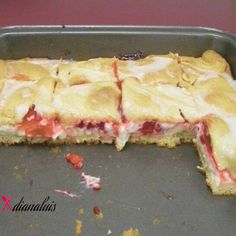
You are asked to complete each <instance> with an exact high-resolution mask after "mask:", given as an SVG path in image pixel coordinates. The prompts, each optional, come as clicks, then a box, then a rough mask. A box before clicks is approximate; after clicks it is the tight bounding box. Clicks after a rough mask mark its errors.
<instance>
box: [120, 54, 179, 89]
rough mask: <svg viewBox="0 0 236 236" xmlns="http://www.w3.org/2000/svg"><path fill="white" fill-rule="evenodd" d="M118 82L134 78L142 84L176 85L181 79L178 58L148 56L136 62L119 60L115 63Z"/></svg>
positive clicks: (171, 55) (175, 55)
mask: <svg viewBox="0 0 236 236" xmlns="http://www.w3.org/2000/svg"><path fill="white" fill-rule="evenodd" d="M117 67H118V78H119V80H124V79H128V78H131V77H134V78H136V79H138V80H139V81H141V82H143V83H149V84H172V85H177V84H178V82H179V80H180V79H181V78H182V70H181V66H180V65H179V56H178V55H177V54H173V53H170V54H168V55H162V56H156V55H150V56H147V57H145V58H143V59H139V60H136V61H132V60H127V61H122V60H119V61H118V62H117Z"/></svg>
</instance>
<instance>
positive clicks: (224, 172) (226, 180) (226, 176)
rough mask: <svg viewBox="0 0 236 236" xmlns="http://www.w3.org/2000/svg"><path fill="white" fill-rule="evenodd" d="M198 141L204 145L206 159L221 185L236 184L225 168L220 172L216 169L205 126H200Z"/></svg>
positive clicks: (235, 180)
mask: <svg viewBox="0 0 236 236" xmlns="http://www.w3.org/2000/svg"><path fill="white" fill-rule="evenodd" d="M200 141H201V143H202V144H203V145H204V147H205V149H206V151H207V153H208V157H209V159H210V162H211V164H212V166H213V168H214V170H215V172H216V173H217V175H218V176H219V178H220V180H221V182H222V183H229V182H231V183H236V179H235V178H234V177H233V176H232V175H231V173H230V171H229V170H228V169H227V168H225V169H223V170H220V169H219V168H218V165H217V163H216V160H215V157H214V153H213V150H212V145H211V137H210V134H209V132H208V128H207V126H206V125H205V124H202V126H201V134H200Z"/></svg>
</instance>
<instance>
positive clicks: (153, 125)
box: [138, 121, 162, 135]
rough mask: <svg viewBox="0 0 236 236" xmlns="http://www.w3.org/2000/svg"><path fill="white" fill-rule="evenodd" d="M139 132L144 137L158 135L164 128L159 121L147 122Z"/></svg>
mask: <svg viewBox="0 0 236 236" xmlns="http://www.w3.org/2000/svg"><path fill="white" fill-rule="evenodd" d="M138 131H139V132H141V133H142V134H143V135H149V134H158V133H160V132H161V131H162V128H161V126H160V124H159V123H158V122H157V121H145V122H144V123H143V125H142V127H141V128H140V129H139V130H138Z"/></svg>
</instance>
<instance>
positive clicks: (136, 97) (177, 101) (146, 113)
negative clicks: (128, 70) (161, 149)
mask: <svg viewBox="0 0 236 236" xmlns="http://www.w3.org/2000/svg"><path fill="white" fill-rule="evenodd" d="M122 115H123V124H121V125H120V128H119V137H118V138H117V140H116V143H117V146H118V149H121V148H122V147H123V146H124V145H125V143H126V142H127V141H130V142H135V143H156V144H158V145H161V146H163V145H164V146H168V147H173V146H175V145H176V144H178V143H180V141H181V140H183V141H191V139H192V137H193V136H192V134H193V133H192V132H191V124H192V123H194V122H195V121H196V120H198V119H199V118H200V116H199V115H198V112H197V109H196V106H195V103H194V100H193V98H192V97H191V94H190V93H189V92H188V90H187V89H185V88H180V87H176V86H171V85H163V84H159V85H155V86H154V85H150V84H145V83H141V82H140V81H139V80H137V79H134V78H129V79H128V78H127V79H125V80H124V81H123V83H122Z"/></svg>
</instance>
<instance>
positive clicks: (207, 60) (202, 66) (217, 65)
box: [180, 50, 231, 84]
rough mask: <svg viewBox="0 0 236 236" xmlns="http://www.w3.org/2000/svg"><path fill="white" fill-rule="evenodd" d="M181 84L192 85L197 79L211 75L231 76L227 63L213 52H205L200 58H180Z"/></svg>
mask: <svg viewBox="0 0 236 236" xmlns="http://www.w3.org/2000/svg"><path fill="white" fill-rule="evenodd" d="M180 65H181V69H182V72H183V78H182V80H183V82H186V83H188V84H194V83H195V82H196V80H197V79H198V78H200V79H207V78H208V76H211V74H216V75H222V76H223V75H225V76H227V75H231V71H230V66H229V64H228V63H227V61H226V60H225V59H224V58H223V57H222V56H221V55H220V54H218V53H217V52H215V51H213V50H207V51H205V52H204V53H203V54H202V56H201V57H187V56H180Z"/></svg>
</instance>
